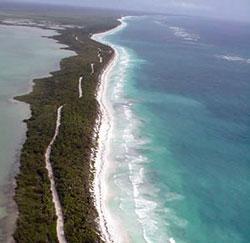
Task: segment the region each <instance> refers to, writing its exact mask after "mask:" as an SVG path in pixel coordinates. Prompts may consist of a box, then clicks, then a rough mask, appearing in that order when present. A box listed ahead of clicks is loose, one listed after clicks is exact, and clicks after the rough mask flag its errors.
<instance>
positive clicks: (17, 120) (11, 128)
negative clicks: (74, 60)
mask: <svg viewBox="0 0 250 243" xmlns="http://www.w3.org/2000/svg"><path fill="white" fill-rule="evenodd" d="M55 34H56V32H55V31H51V30H42V29H37V28H29V27H14V26H0V43H1V46H0V220H1V219H3V217H4V216H8V214H7V211H6V204H8V203H9V202H8V201H7V194H8V193H9V190H10V189H9V185H10V184H12V183H13V176H14V175H15V172H16V171H17V167H18V155H19V151H20V148H21V145H22V143H23V142H24V139H25V131H26V127H25V125H24V124H23V122H22V121H23V120H24V119H26V118H28V117H29V115H30V112H29V107H28V105H26V104H23V103H19V102H16V101H14V100H13V97H15V96H17V95H21V94H24V93H27V92H29V91H30V90H31V85H32V79H34V78H38V77H42V76H47V75H48V74H49V72H50V71H55V70H58V68H59V62H60V60H61V59H62V58H64V57H67V56H70V55H73V52H70V51H66V50H61V49H60V48H61V47H63V45H61V44H58V43H56V41H55V40H52V39H48V38H43V36H52V35H55ZM0 230H1V229H0ZM0 239H1V232H0Z"/></svg>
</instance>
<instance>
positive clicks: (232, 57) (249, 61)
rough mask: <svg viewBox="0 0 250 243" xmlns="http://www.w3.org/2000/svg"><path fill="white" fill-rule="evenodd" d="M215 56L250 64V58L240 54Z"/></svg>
mask: <svg viewBox="0 0 250 243" xmlns="http://www.w3.org/2000/svg"><path fill="white" fill-rule="evenodd" d="M215 57H217V58H220V59H223V60H226V61H229V62H241V63H246V64H250V58H243V57H240V56H228V55H216V56H215Z"/></svg>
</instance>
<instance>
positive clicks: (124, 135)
mask: <svg viewBox="0 0 250 243" xmlns="http://www.w3.org/2000/svg"><path fill="white" fill-rule="evenodd" d="M122 23H123V24H122V25H121V26H120V27H118V28H117V29H115V30H111V31H109V32H108V33H106V34H98V35H94V36H93V38H94V39H95V40H97V41H100V42H102V43H104V44H108V45H111V47H113V49H114V50H115V57H114V59H113V61H112V63H110V65H109V66H108V67H107V69H106V70H105V72H104V73H103V75H102V78H101V80H102V82H101V85H100V89H99V92H98V97H97V99H98V101H99V104H100V107H101V112H102V117H101V126H100V130H99V148H98V152H97V156H96V162H95V165H94V168H95V172H96V173H95V179H94V186H93V187H94V191H93V193H94V198H95V204H96V208H97V210H98V214H99V224H100V229H101V232H102V237H103V239H104V241H105V242H119V243H120V242H121V243H123V242H124V243H128V242H133V240H131V237H130V236H129V234H128V233H127V229H126V228H125V227H129V225H126V224H125V222H121V220H120V219H119V218H118V217H119V215H118V214H116V213H115V212H114V211H113V212H112V209H110V207H109V200H110V198H112V201H115V200H117V201H118V202H119V206H120V209H121V210H124V211H126V210H127V209H128V207H129V209H131V207H130V206H129V204H130V203H131V204H132V205H133V207H132V210H134V213H135V216H136V217H135V218H134V219H133V221H135V222H138V224H137V228H136V229H132V230H134V232H135V231H137V233H138V232H141V234H142V238H143V241H144V242H149V243H151V242H152V243H153V242H154V243H155V242H158V243H166V242H171V243H173V242H175V239H174V238H173V237H172V234H171V232H170V230H166V229H165V228H164V230H162V226H164V225H165V221H164V220H162V219H161V218H160V217H159V213H163V214H164V211H162V208H164V206H163V205H160V204H159V202H158V201H159V200H158V199H157V195H158V194H159V192H160V191H159V189H157V188H154V186H153V185H151V184H150V183H148V182H147V179H146V173H147V172H146V170H145V165H146V164H147V163H150V161H149V159H148V158H147V157H146V156H144V155H143V154H141V153H140V152H139V151H140V149H141V148H142V146H143V145H145V143H146V142H145V139H141V138H139V136H137V132H136V131H138V129H139V127H140V121H139V120H138V119H137V118H136V117H135V116H134V114H133V110H132V108H133V103H132V102H131V101H129V100H128V99H127V98H125V97H124V98H121V97H122V96H123V95H124V93H123V92H124V81H125V78H126V75H127V73H128V72H127V71H128V70H127V68H128V67H129V65H130V62H131V61H130V56H129V55H128V53H127V51H126V50H125V49H124V48H122V47H119V46H115V45H112V44H111V43H108V42H106V41H105V40H104V39H103V38H104V37H105V36H106V35H109V34H113V33H114V32H115V31H119V30H120V29H122V28H124V27H125V26H126V24H125V23H124V22H123V21H122ZM118 61H119V66H117V63H118ZM114 67H116V68H117V69H119V70H117V72H116V74H115V75H116V79H115V82H114V85H113V84H112V87H114V88H113V92H111V94H110V93H109V92H108V82H110V78H111V73H112V72H113V71H114ZM111 71H112V72H111ZM111 99H112V100H115V101H116V102H115V105H117V109H118V110H116V109H115V108H114V107H113V105H114V104H111V103H110V100H111ZM120 118H121V119H120ZM116 119H118V120H122V123H123V124H122V125H121V126H122V129H120V130H119V127H118V130H119V131H120V132H119V133H117V126H119V125H118V124H117V122H116ZM117 136H119V137H118V138H117ZM113 143H118V144H119V146H118V147H119V151H118V153H117V154H116V153H115V151H114V150H112V151H110V149H111V144H113ZM119 161H121V163H119ZM114 164H116V166H117V167H119V168H118V170H116V173H114V174H113V176H112V179H113V182H114V184H116V185H117V187H119V189H120V192H121V195H122V196H121V197H120V194H119V196H117V195H114V194H112V192H111V191H110V182H109V179H110V177H111V175H112V171H114V170H115V169H116V168H114ZM124 166H125V167H126V166H127V167H128V169H127V170H126V169H124ZM117 171H119V172H117ZM117 197H119V198H117ZM168 198H169V200H172V201H174V200H181V196H179V195H177V194H176V195H174V193H172V194H171V196H169V197H168ZM169 212H171V211H170V210H169V211H168V216H171V213H169ZM127 213H131V212H128V211H126V212H124V215H125V214H127ZM117 215H118V216H117ZM172 215H173V218H174V216H175V221H176V222H178V217H177V216H176V215H174V213H172ZM179 221H181V220H179Z"/></svg>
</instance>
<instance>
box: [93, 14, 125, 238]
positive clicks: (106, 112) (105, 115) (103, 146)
mask: <svg viewBox="0 0 250 243" xmlns="http://www.w3.org/2000/svg"><path fill="white" fill-rule="evenodd" d="M124 18H126V17H123V18H121V19H118V20H119V21H120V23H121V24H120V25H119V26H118V27H116V28H114V29H112V30H109V31H106V32H103V33H99V34H95V35H93V36H92V39H94V40H95V41H98V42H100V43H102V44H105V45H109V46H110V47H111V48H112V49H113V50H114V55H113V58H112V60H111V61H110V63H109V64H108V65H107V67H106V68H105V70H104V71H103V73H102V74H101V75H100V77H99V79H100V86H99V90H98V92H97V101H98V102H99V105H100V112H101V116H100V118H99V120H98V121H97V124H96V128H97V130H98V135H99V136H98V149H97V154H96V160H95V164H94V171H95V178H94V182H93V187H94V191H93V197H94V199H95V200H94V201H95V206H96V208H97V211H98V216H99V226H100V231H101V235H102V238H103V239H104V241H105V242H108V243H113V242H117V241H119V239H120V238H121V237H123V238H126V236H122V233H121V232H119V234H116V233H115V231H114V227H113V226H114V223H115V222H114V221H113V219H112V217H111V216H110V212H109V209H108V208H107V205H106V203H107V200H108V198H109V192H108V189H107V185H106V180H107V178H106V171H107V169H108V167H109V166H110V164H109V161H108V154H109V145H110V139H111V134H112V126H113V124H112V117H111V112H110V107H109V104H108V101H107V99H106V95H107V85H108V79H109V76H110V73H111V71H112V69H113V68H114V66H115V65H116V64H117V61H118V59H119V53H118V51H117V48H116V46H114V45H110V44H109V43H106V42H105V41H103V38H104V37H106V36H108V35H111V34H114V33H116V32H118V31H120V30H122V29H123V28H125V27H126V25H127V24H126V22H124ZM117 238H119V239H117Z"/></svg>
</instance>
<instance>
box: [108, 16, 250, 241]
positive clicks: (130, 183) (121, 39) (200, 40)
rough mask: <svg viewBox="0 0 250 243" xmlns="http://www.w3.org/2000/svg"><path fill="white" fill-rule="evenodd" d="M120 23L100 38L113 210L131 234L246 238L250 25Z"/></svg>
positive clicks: (163, 20)
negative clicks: (105, 62)
mask: <svg viewBox="0 0 250 243" xmlns="http://www.w3.org/2000/svg"><path fill="white" fill-rule="evenodd" d="M126 22H127V23H128V26H127V28H125V29H124V30H122V31H120V32H117V33H115V34H113V35H111V36H107V37H106V38H105V40H106V41H108V42H109V43H112V44H113V45H116V46H117V50H118V52H119V54H120V57H119V62H118V64H117V65H116V66H115V68H114V69H113V71H112V74H111V78H110V80H109V88H108V90H109V93H108V97H109V102H110V103H111V104H112V107H113V115H114V129H113V135H112V143H111V148H110V149H111V151H112V152H111V158H110V163H112V165H113V170H112V172H111V173H110V176H109V184H110V192H111V193H112V195H113V197H112V198H111V199H110V201H109V208H110V210H111V212H112V213H113V216H114V217H115V218H116V220H118V221H120V222H121V224H122V225H123V227H122V228H123V229H122V230H123V231H126V232H127V234H128V235H129V238H130V239H131V242H154V243H155V242H159V243H161V242H162V243H163V242H168V241H169V239H170V238H173V239H175V241H176V242H191V243H194V242H199V243H210V242H214V243H221V242H225V243H247V242H250V234H249V232H250V228H249V225H250V181H249V178H250V154H249V147H250V133H249V131H250V129H249V124H250V113H249V111H250V102H249V97H250V82H249V77H250V51H249V50H250V45H249V41H248V40H249V37H250V31H249V25H248V24H243V23H227V22H220V21H215V20H210V19H199V18H188V17H174V16H172V17H161V16H157V17H145V18H130V19H127V20H126Z"/></svg>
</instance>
